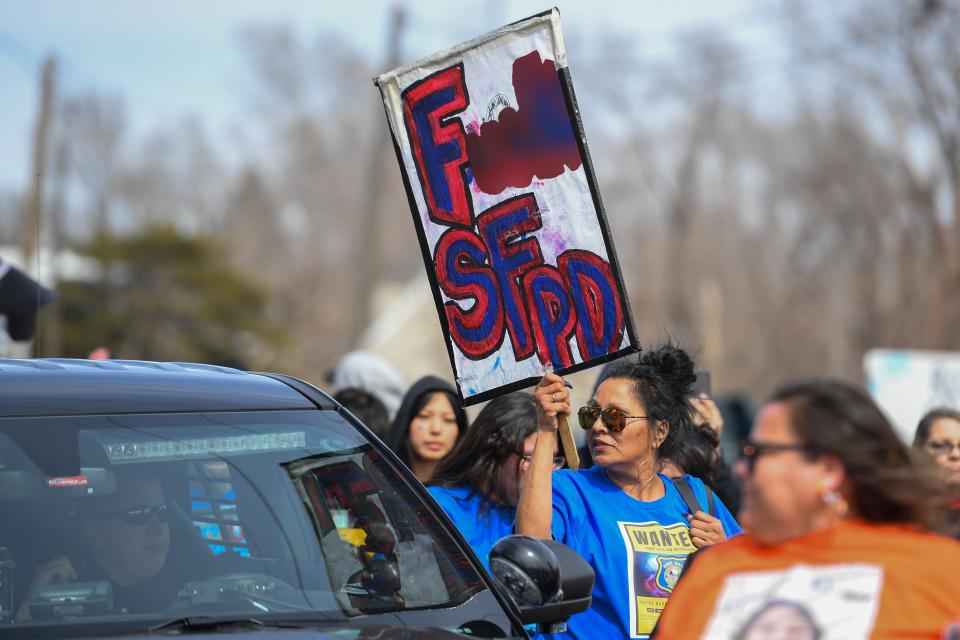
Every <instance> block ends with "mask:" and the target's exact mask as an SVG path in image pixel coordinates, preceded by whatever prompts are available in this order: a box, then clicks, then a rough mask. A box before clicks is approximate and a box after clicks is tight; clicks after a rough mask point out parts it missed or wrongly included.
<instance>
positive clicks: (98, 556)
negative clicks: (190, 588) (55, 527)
mask: <svg viewBox="0 0 960 640" xmlns="http://www.w3.org/2000/svg"><path fill="white" fill-rule="evenodd" d="M116 478H117V490H116V492H115V493H113V494H112V495H108V496H103V497H96V498H85V499H82V500H79V501H78V502H77V508H76V521H77V522H76V523H77V526H76V528H75V531H76V534H75V535H76V536H77V538H76V542H77V544H76V547H77V548H76V549H75V550H73V553H65V554H63V555H60V556H57V557H55V558H52V559H50V560H48V561H46V562H44V563H42V564H41V565H40V566H39V567H37V569H36V570H35V571H34V575H33V579H32V581H31V584H30V588H29V589H28V590H27V597H26V598H25V599H24V600H23V602H22V603H21V605H20V607H19V609H18V611H17V615H16V618H17V620H29V619H30V611H29V600H30V593H31V592H32V591H33V590H34V589H35V588H36V587H39V586H42V585H47V584H52V583H62V582H93V581H99V580H108V581H109V582H110V583H111V586H112V589H113V599H114V610H116V611H119V610H122V609H126V610H128V611H131V612H142V611H162V610H163V609H165V608H167V606H169V605H170V604H171V602H172V601H173V598H174V597H175V595H176V591H177V589H178V588H179V587H181V586H183V582H184V580H179V581H178V580H176V579H174V578H173V576H171V575H169V574H170V572H169V571H164V570H165V569H166V568H168V564H171V563H168V559H169V558H170V555H171V553H170V517H171V510H172V507H171V505H170V504H169V502H168V500H167V498H166V496H165V493H164V490H163V486H162V484H161V482H160V480H159V478H157V477H156V476H151V475H145V474H142V473H135V472H125V473H117V474H116Z"/></svg>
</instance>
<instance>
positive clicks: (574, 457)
mask: <svg viewBox="0 0 960 640" xmlns="http://www.w3.org/2000/svg"><path fill="white" fill-rule="evenodd" d="M557 433H559V434H560V446H562V447H563V455H564V457H566V459H567V467H569V468H570V469H573V470H574V471H576V470H577V469H579V468H580V454H579V453H577V443H576V442H575V441H574V439H573V430H572V429H570V421H569V420H567V415H566V414H565V413H561V414H559V415H558V416H557Z"/></svg>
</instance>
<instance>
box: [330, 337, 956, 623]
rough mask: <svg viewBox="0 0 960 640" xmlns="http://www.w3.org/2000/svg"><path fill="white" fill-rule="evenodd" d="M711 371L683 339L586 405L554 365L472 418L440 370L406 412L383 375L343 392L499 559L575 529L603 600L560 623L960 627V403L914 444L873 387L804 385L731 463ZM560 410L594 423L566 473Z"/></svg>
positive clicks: (480, 551)
mask: <svg viewBox="0 0 960 640" xmlns="http://www.w3.org/2000/svg"><path fill="white" fill-rule="evenodd" d="M377 367H378V368H380V369H383V367H384V364H383V363H382V362H381V363H378V364H377ZM694 370H695V369H694V362H693V361H692V359H691V358H690V356H689V355H688V354H687V353H686V352H685V351H684V350H683V349H681V348H679V347H677V346H675V345H672V344H667V345H664V346H661V347H659V348H656V349H652V350H649V351H644V352H642V353H641V354H640V355H639V356H632V357H628V358H624V359H621V360H618V361H615V362H612V363H610V364H608V365H606V366H605V367H604V368H603V369H602V370H601V371H600V373H599V375H598V377H597V380H596V384H595V386H594V389H593V393H592V394H591V398H590V400H589V401H588V402H587V404H586V405H584V406H582V407H573V406H571V397H570V390H569V388H568V385H566V384H565V382H564V380H563V379H562V378H561V377H560V376H558V375H556V374H554V373H547V374H545V375H544V376H543V378H542V379H541V380H540V382H539V384H538V385H537V386H536V388H535V389H534V390H533V393H525V392H515V393H511V394H508V395H504V396H501V397H498V398H496V399H494V400H491V401H490V402H488V403H487V404H486V405H485V406H484V407H483V409H482V410H481V411H480V412H479V414H478V415H477V416H476V418H475V419H474V420H473V421H472V423H470V424H468V421H467V417H466V414H465V413H464V411H463V410H462V409H461V408H460V405H459V402H458V400H457V396H456V393H455V390H454V388H453V387H452V386H451V385H450V384H449V383H447V382H445V381H443V380H442V379H439V378H435V377H432V376H430V377H426V378H423V379H421V380H419V381H417V382H416V383H415V384H413V385H412V386H411V387H410V388H409V389H408V390H407V391H406V392H405V393H403V394H402V397H399V394H398V391H397V386H398V385H396V384H395V383H393V384H392V385H391V389H392V391H391V393H393V394H394V395H395V397H397V398H399V400H396V399H395V400H394V402H395V403H396V402H398V404H395V406H397V409H396V411H395V412H390V411H388V410H387V408H386V406H387V403H388V402H390V400H386V401H384V400H383V399H381V398H382V396H383V384H382V383H378V384H379V388H377V387H375V386H371V387H369V388H363V386H362V385H361V384H358V385H357V386H356V387H349V386H347V387H343V386H340V387H339V388H337V390H336V391H337V396H336V397H337V398H338V399H339V400H340V401H341V402H342V403H343V404H344V406H347V407H348V408H350V410H351V411H354V412H355V414H356V415H358V416H361V419H363V420H365V421H366V422H367V424H368V426H370V427H371V429H373V430H374V431H375V432H376V433H377V434H378V435H379V436H380V437H382V438H383V439H384V440H385V442H386V443H387V444H388V445H389V446H390V448H392V449H393V450H394V451H395V452H396V453H397V455H398V456H399V457H400V459H401V460H402V461H403V462H404V463H405V464H406V465H407V466H409V468H410V469H411V470H412V471H413V473H414V475H416V477H417V478H418V479H419V480H420V481H421V482H422V483H423V484H424V485H426V486H427V488H428V491H429V492H430V494H431V495H432V496H433V497H434V499H435V500H436V501H437V502H438V503H439V504H440V506H441V507H442V508H443V509H444V510H445V511H446V512H447V514H448V515H449V516H450V518H451V520H452V521H453V522H454V524H456V526H457V527H458V528H459V529H460V531H461V533H462V534H463V536H464V539H465V540H466V541H467V542H468V543H469V544H470V545H471V546H472V547H473V549H474V551H475V552H476V554H477V556H478V557H479V558H480V560H481V561H482V562H483V563H484V564H485V565H486V563H487V556H488V554H489V551H490V549H491V547H492V546H493V545H494V543H495V542H496V541H497V540H499V539H500V538H502V537H504V536H507V535H511V534H522V535H529V536H533V537H536V538H540V539H550V538H552V539H554V540H557V541H560V542H563V543H564V544H566V545H568V546H569V547H571V548H572V549H573V550H575V551H576V552H577V553H578V554H579V555H581V556H582V557H583V558H584V559H585V560H586V561H587V562H588V563H590V565H591V566H592V567H593V569H594V572H595V576H596V580H595V585H594V591H593V594H592V595H593V599H592V604H591V607H590V609H589V610H588V611H586V612H584V613H581V614H578V615H575V616H573V617H572V618H571V619H570V620H569V621H568V625H567V630H566V632H565V634H560V635H558V636H557V637H569V638H600V637H603V638H614V637H624V638H626V637H634V638H636V637H640V638H643V637H657V638H698V637H707V638H714V637H717V638H780V637H789V638H821V637H836V638H855V637H918V638H919V637H929V638H941V637H951V636H949V634H950V633H954V632H956V630H955V629H954V627H951V625H958V624H960V580H958V576H960V542H958V541H957V539H960V411H958V410H956V409H952V408H939V409H934V410H933V411H931V412H929V413H928V414H927V415H926V416H924V418H923V419H922V420H921V421H920V424H919V426H918V427H917V431H916V437H915V440H914V442H913V447H912V448H910V447H907V446H906V445H905V444H904V443H902V442H901V440H900V439H899V437H898V436H897V435H896V433H895V431H894V429H893V427H892V425H891V424H890V422H889V420H888V419H887V418H886V417H885V416H884V414H883V412H882V411H881V410H880V409H879V408H878V407H877V405H876V403H875V402H874V401H873V400H872V399H871V397H870V396H869V395H868V394H867V393H866V392H865V391H864V390H862V389H860V388H858V387H856V386H854V385H850V384H847V383H844V382H840V381H836V380H828V379H817V380H809V381H799V382H792V383H787V384H786V385H784V386H782V387H780V388H779V389H778V390H777V391H775V392H774V394H773V395H772V396H771V397H770V398H769V399H768V401H767V402H766V403H765V404H764V405H763V406H762V408H761V411H760V412H759V414H758V416H757V418H756V420H755V422H754V425H753V428H752V430H751V431H750V434H749V436H748V439H747V441H746V442H745V443H743V445H742V447H741V450H740V455H739V458H738V459H737V461H736V463H735V464H734V465H732V467H731V466H730V465H728V464H727V463H726V462H725V461H724V459H723V456H722V455H721V452H720V446H719V442H720V433H721V431H722V429H723V417H722V415H721V413H720V411H719V410H718V408H717V405H716V404H715V403H714V402H713V400H712V399H711V398H710V397H709V396H708V395H706V394H702V393H698V392H697V391H696V390H695V389H694V386H693V385H694V382H695V380H696V377H695V374H694ZM389 378H390V379H391V380H395V379H396V377H395V372H392V373H391V374H390V376H389ZM371 407H373V408H372V409H371ZM559 416H570V417H571V418H574V423H575V424H579V426H580V427H581V428H582V429H583V431H584V434H585V436H586V447H585V450H584V451H583V453H584V454H585V455H583V456H582V458H584V464H582V465H581V467H580V469H578V470H572V469H567V468H564V467H565V456H564V455H563V451H562V447H561V445H560V444H559V438H558V436H557V430H558V418H559ZM950 629H954V630H953V631H951V630H950Z"/></svg>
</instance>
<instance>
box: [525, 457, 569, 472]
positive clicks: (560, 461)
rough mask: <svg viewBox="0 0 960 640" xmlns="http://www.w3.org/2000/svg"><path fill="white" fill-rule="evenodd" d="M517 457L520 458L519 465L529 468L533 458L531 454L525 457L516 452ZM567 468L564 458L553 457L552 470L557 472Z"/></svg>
mask: <svg viewBox="0 0 960 640" xmlns="http://www.w3.org/2000/svg"><path fill="white" fill-rule="evenodd" d="M517 455H518V456H520V463H521V464H523V465H524V466H525V467H528V466H530V459H531V458H533V454H530V455H529V456H525V455H523V454H522V453H520V452H517ZM565 466H567V459H566V457H565V456H553V470H554V471H559V470H560V469H563V468H564V467H565Z"/></svg>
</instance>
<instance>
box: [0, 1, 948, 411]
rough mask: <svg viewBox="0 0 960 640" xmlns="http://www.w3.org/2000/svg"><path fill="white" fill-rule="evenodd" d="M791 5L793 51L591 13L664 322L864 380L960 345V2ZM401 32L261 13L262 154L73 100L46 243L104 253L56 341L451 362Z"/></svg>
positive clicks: (50, 337) (637, 265)
mask: <svg viewBox="0 0 960 640" xmlns="http://www.w3.org/2000/svg"><path fill="white" fill-rule="evenodd" d="M825 5H829V6H825ZM765 6H766V7H768V8H772V9H773V18H771V19H773V20H775V21H776V24H777V26H778V29H779V31H780V33H781V36H780V38H781V40H780V42H781V44H782V47H781V49H780V50H779V52H778V55H777V56H776V58H775V59H774V56H773V55H772V54H771V55H770V56H765V55H764V52H763V51H759V52H758V51H755V50H754V51H745V50H744V49H742V48H741V47H740V46H739V45H738V44H737V43H736V42H734V39H733V38H732V37H730V34H727V33H725V32H723V31H720V30H698V31H696V32H692V33H685V34H683V35H682V36H681V37H680V39H679V40H678V41H677V43H676V52H677V53H676V55H675V56H671V57H669V58H664V57H663V56H660V57H657V58H655V59H654V58H648V57H645V56H644V55H643V54H642V53H641V52H640V50H639V49H638V46H637V42H636V40H635V38H634V37H633V35H632V34H630V33H624V32H615V31H614V32H611V33H609V34H605V36H604V37H603V38H597V39H593V40H589V41H587V40H585V39H584V37H583V36H582V34H580V33H579V32H578V26H577V24H575V23H571V22H566V23H565V24H564V29H565V33H566V36H567V39H568V56H569V61H570V68H571V72H572V76H573V79H574V82H575V85H576V88H577V95H578V99H579V102H580V107H581V110H582V116H583V120H584V124H585V128H586V132H587V136H588V140H589V143H590V147H591V152H592V155H593V158H594V162H595V164H596V170H597V174H598V177H599V180H600V185H601V193H602V195H603V200H604V204H605V208H606V213H607V217H608V220H609V223H610V227H611V229H612V232H613V237H614V241H615V243H616V248H617V251H618V254H619V258H620V260H621V264H622V267H623V269H624V277H625V281H626V284H627V286H628V289H629V291H628V294H629V297H630V300H631V303H632V307H633V311H634V313H635V315H636V318H637V324H638V331H639V335H640V336H641V339H642V340H643V341H644V342H646V343H651V342H655V341H658V340H660V339H663V338H664V337H666V336H672V337H674V338H678V339H679V340H681V341H682V342H683V343H684V344H685V345H687V346H688V347H691V348H692V349H693V350H694V351H695V352H696V353H697V354H698V357H699V359H700V360H701V362H702V363H703V364H705V365H706V366H707V367H709V368H710V369H711V370H712V371H713V380H714V386H715V388H717V389H718V390H720V391H733V390H748V391H749V392H750V393H754V394H760V393H764V392H766V391H767V390H768V389H769V388H770V386H771V385H773V384H775V383H776V382H778V381H780V380H783V379H785V378H788V377H793V376H800V375H807V374H814V373H818V374H819V373H831V374H835V375H841V376H845V377H848V378H853V379H857V378H859V377H860V376H861V358H862V355H863V353H864V352H865V351H866V350H867V349H869V348H872V347H878V346H890V347H915V348H944V349H956V348H960V331H958V326H960V295H957V292H958V290H960V286H958V285H960V109H958V108H957V105H958V104H960V38H957V33H960V3H958V2H957V1H947V0H940V1H938V0H903V1H902V2H882V3H877V2H869V1H850V2H843V3H824V4H819V5H815V4H813V3H805V2H782V3H769V4H766V5H765ZM394 34H395V35H394V36H391V38H393V39H394V40H393V42H392V45H393V46H392V48H393V54H391V53H390V52H389V51H390V49H391V46H387V47H386V49H387V50H388V54H387V58H388V59H384V58H383V57H382V52H377V53H373V52H368V51H360V50H357V49H356V48H354V47H353V46H351V43H350V42H349V40H347V39H345V38H344V37H342V36H338V35H334V34H331V33H327V32H324V33H319V34H317V35H316V36H315V37H314V38H313V39H304V38H302V37H300V36H298V35H297V34H296V32H295V31H294V30H293V29H291V28H290V27H289V26H284V25H253V26H251V27H250V28H249V29H247V30H245V31H244V32H243V33H242V34H241V36H240V38H239V40H238V41H239V49H238V56H241V57H242V58H243V60H244V67H245V68H246V69H247V70H248V78H247V80H248V82H247V92H246V95H244V96H238V99H242V100H245V101H247V103H248V105H249V117H247V118H246V119H245V120H244V121H243V122H242V123H238V124H237V125H236V127H237V140H238V144H237V148H236V149H224V148H222V147H221V145H217V144H214V143H213V142H212V141H211V138H210V136H209V135H208V132H207V131H205V129H204V127H203V126H202V125H201V124H200V123H199V121H198V120H195V119H191V118H186V119H184V120H182V121H177V122H170V123H168V124H167V125H165V126H164V127H162V128H160V129H158V130H155V131H153V132H152V133H150V134H149V135H146V136H143V135H137V136H135V135H133V134H132V133H131V132H130V130H129V128H128V127H127V126H126V124H125V123H126V122H127V119H128V118H127V114H126V108H125V104H124V100H123V96H119V95H107V94H104V93H99V92H95V91H85V90H82V89H81V90H75V91H70V92H59V93H56V94H55V98H54V99H53V106H52V116H51V124H50V131H49V137H48V141H47V144H46V148H47V150H48V151H47V154H46V158H45V161H44V166H45V171H44V176H45V177H44V181H43V183H42V185H41V190H42V194H43V212H44V216H45V218H44V220H46V221H48V222H46V223H45V224H44V225H43V227H41V238H40V246H41V247H46V248H47V250H50V249H56V248H75V250H76V251H78V252H80V253H81V254H82V255H83V256H84V257H86V258H87V259H89V260H92V265H93V267H94V268H93V269H92V270H91V271H90V273H89V274H88V275H87V276H85V277H84V278H83V279H80V280H71V279H70V275H69V274H61V277H62V278H63V280H62V281H61V282H60V283H59V285H58V288H59V289H60V291H61V294H62V296H61V300H60V303H59V304H58V305H57V306H56V307H55V308H53V309H51V310H50V311H49V312H48V313H46V314H45V317H44V322H47V323H54V324H53V325H52V326H47V327H46V330H43V328H41V334H40V335H41V338H40V339H41V341H48V342H46V343H44V344H41V346H42V347H44V348H43V352H44V353H45V354H46V355H54V354H58V353H63V354H68V355H82V354H84V353H85V352H87V351H89V350H90V349H93V348H94V347H97V346H101V345H105V346H109V347H110V348H111V349H112V350H113V352H114V355H115V356H116V357H126V358H159V359H172V360H202V361H214V360H222V359H225V358H235V359H237V360H241V361H244V362H247V363H248V364H249V365H250V366H251V367H255V368H264V369H274V370H281V371H285V372H289V373H293V374H298V375H301V376H304V377H306V378H308V379H311V380H314V381H317V380H321V379H322V376H323V373H324V372H326V371H327V370H328V369H329V368H330V367H332V366H333V365H334V364H335V363H336V361H337V359H338V358H339V357H340V356H341V355H342V354H343V353H345V352H346V351H348V350H349V349H351V348H355V347H358V346H361V347H367V348H370V349H372V350H376V351H380V352H382V353H383V354H384V355H386V356H387V357H388V358H391V359H393V360H394V361H395V363H396V364H397V365H398V366H399V367H400V368H401V370H402V371H404V373H405V374H406V375H407V376H408V377H409V379H411V380H412V379H413V377H414V376H416V375H419V374H421V373H425V372H427V371H430V370H432V371H435V372H439V373H441V374H444V375H447V376H449V375H450V372H449V366H448V365H447V364H446V352H445V348H444V345H443V343H442V338H441V334H440V331H439V322H438V320H437V318H436V312H435V311H434V310H433V306H432V298H431V297H430V295H429V292H428V285H427V281H426V278H425V277H424V276H423V271H424V269H423V263H422V259H421V256H420V253H419V247H418V244H417V241H416V236H415V233H414V229H413V225H412V223H411V219H410V213H409V209H408V206H407V201H406V197H405V195H404V192H403V187H402V184H401V179H400V175H399V171H398V168H397V165H396V159H395V156H394V152H393V149H392V148H391V146H390V144H389V142H387V141H388V138H386V123H385V118H384V116H383V108H382V105H381V103H380V101H379V95H378V92H377V91H376V89H375V88H374V87H373V86H372V84H371V83H370V78H372V77H373V76H374V75H375V74H376V73H378V72H380V71H384V70H386V69H387V68H389V67H390V66H392V65H391V64H390V62H391V60H390V59H389V58H390V56H391V55H394V56H399V60H400V61H408V60H407V59H406V58H404V57H403V47H402V42H403V22H402V21H401V20H398V21H397V22H396V30H395V32H394ZM388 44H389V43H388ZM451 44H452V42H451ZM25 161H26V160H25ZM29 193H30V187H29V186H27V185H25V186H24V188H23V190H22V191H15V192H8V193H4V194H0V244H4V243H6V244H16V243H19V239H20V238H21V237H22V232H23V226H24V224H26V223H25V222H24V220H25V216H24V213H23V212H24V209H25V207H26V206H27V205H28V202H29V198H28V197H27V194H29ZM91 274H92V275H91ZM404 300H406V301H407V304H406V306H404V303H403V301H404ZM414 306H418V307H423V306H425V308H426V310H427V313H426V315H424V314H423V313H419V312H418V313H415V312H414V311H412V310H411V309H410V307H414ZM51 318H53V319H51ZM425 318H426V320H424V319H425ZM57 322H59V326H60V328H59V329H57V328H56V323H57ZM391 323H392V324H395V325H396V327H394V330H393V331H387V330H384V328H383V327H384V326H389V325H391ZM404 323H407V324H404ZM397 327H400V329H397ZM403 327H407V328H406V329H404V328H403ZM421 334H423V335H421ZM401 343H403V344H406V345H407V346H406V350H405V351H404V350H396V349H394V350H393V351H391V348H394V347H397V345H399V344H401ZM391 345H392V346H391ZM397 348H398V347H397Z"/></svg>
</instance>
